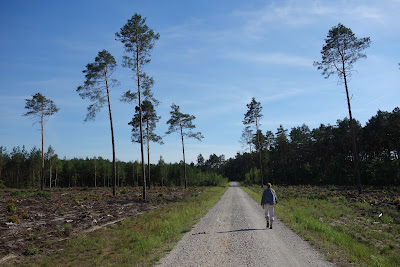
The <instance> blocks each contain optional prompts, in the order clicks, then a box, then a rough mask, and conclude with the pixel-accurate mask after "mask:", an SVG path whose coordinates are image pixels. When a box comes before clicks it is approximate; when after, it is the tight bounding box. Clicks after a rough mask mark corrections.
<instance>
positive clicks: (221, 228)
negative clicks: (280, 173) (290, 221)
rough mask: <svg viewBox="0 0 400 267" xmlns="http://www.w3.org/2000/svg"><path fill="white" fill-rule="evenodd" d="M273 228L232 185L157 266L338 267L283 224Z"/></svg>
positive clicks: (233, 183)
mask: <svg viewBox="0 0 400 267" xmlns="http://www.w3.org/2000/svg"><path fill="white" fill-rule="evenodd" d="M260 198H261V196H260ZM278 201H279V199H278ZM278 208H279V204H278ZM273 226H274V228H273V229H266V225H265V218H264V213H263V209H262V208H261V206H260V204H259V203H256V202H255V201H254V200H253V199H252V198H251V197H250V196H249V195H248V194H247V193H246V192H244V191H243V189H241V188H240V187H239V186H238V185H237V184H236V183H235V182H232V183H231V185H230V187H229V188H228V190H227V191H226V193H225V194H224V195H223V196H222V198H221V200H220V201H219V202H218V203H217V205H215V206H214V207H213V208H212V209H211V210H210V211H209V212H208V213H207V214H206V215H205V216H204V217H203V218H202V219H201V221H200V222H199V223H197V224H196V225H195V226H194V228H193V229H192V231H191V232H188V233H186V234H184V236H183V237H182V240H181V241H179V243H178V244H177V246H176V247H175V248H174V249H173V250H172V251H170V252H169V253H168V254H167V256H166V257H165V258H163V259H161V260H160V262H159V265H158V266H334V265H333V264H332V263H330V262H328V261H326V260H325V259H324V258H323V256H322V255H321V254H320V253H319V252H317V251H316V250H315V249H313V248H312V247H311V246H310V245H309V244H308V243H307V242H306V241H304V240H303V239H301V238H300V237H299V236H298V235H296V234H295V233H294V232H293V231H291V230H290V229H288V228H287V227H286V226H285V225H283V223H281V222H280V221H279V220H275V222H274V225H273Z"/></svg>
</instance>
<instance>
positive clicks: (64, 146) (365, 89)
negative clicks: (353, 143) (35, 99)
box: [0, 0, 400, 163]
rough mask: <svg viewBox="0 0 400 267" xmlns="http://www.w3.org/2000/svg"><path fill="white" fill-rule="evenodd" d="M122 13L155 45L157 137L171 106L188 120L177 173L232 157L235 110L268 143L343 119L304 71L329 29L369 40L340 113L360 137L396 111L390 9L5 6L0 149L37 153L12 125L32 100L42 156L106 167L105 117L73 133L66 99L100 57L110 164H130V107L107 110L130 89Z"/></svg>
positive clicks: (395, 25) (394, 16)
mask: <svg viewBox="0 0 400 267" xmlns="http://www.w3.org/2000/svg"><path fill="white" fill-rule="evenodd" d="M134 13H139V14H141V15H142V16H143V17H146V18H147V25H148V26H149V27H150V28H152V29H154V31H156V32H158V33H160V39H159V40H158V41H157V42H156V44H155V47H154V50H153V52H152V61H151V63H150V64H148V65H147V66H146V67H145V71H146V72H147V74H148V75H150V76H153V77H154V80H155V85H154V87H153V92H154V94H155V97H156V98H157V99H159V100H160V101H161V104H160V106H159V107H158V114H159V115H161V116H162V118H161V120H160V122H159V124H158V127H157V132H158V134H160V135H164V133H165V131H166V130H167V125H166V121H167V120H168V119H169V111H170V106H171V104H172V103H175V104H177V105H179V106H180V107H181V111H182V112H184V113H189V114H191V115H195V116H196V120H195V121H194V123H195V125H196V126H197V128H196V130H198V131H201V132H202V134H203V135H204V137H205V138H204V139H203V141H202V142H198V141H196V140H186V141H185V149H186V151H185V152H186V159H187V162H191V161H193V162H196V158H197V155H198V154H200V153H202V154H203V156H204V157H205V158H208V156H209V155H210V154H211V153H216V154H217V155H221V154H224V155H225V156H226V158H229V157H233V156H234V155H235V154H236V153H237V152H239V151H243V150H244V149H243V148H242V147H241V144H240V143H239V139H240V136H241V133H242V130H243V128H244V126H243V124H242V120H243V116H244V113H245V112H246V104H247V103H249V102H250V101H251V98H252V97H255V98H256V100H257V101H260V102H261V105H262V106H263V115H264V117H263V119H262V120H261V124H262V126H261V129H262V131H263V132H265V131H267V130H270V131H272V132H274V133H275V132H276V129H277V127H279V125H280V124H282V125H283V126H284V127H285V128H286V129H289V131H290V129H291V128H292V127H297V126H300V125H302V124H303V123H305V124H307V125H308V126H309V127H310V128H311V129H313V128H316V127H318V126H319V125H320V124H321V123H324V124H332V125H334V124H335V123H336V120H337V119H343V118H344V117H346V116H348V111H347V103H346V96H345V90H344V87H343V85H341V84H338V79H337V77H336V76H332V77H331V78H329V79H327V80H326V79H324V78H323V76H322V75H321V74H320V72H319V71H318V70H317V69H316V67H314V66H313V62H314V61H320V60H321V54H320V51H321V48H322V46H323V44H324V39H325V37H326V35H327V33H328V31H329V29H330V28H332V27H333V26H336V25H337V24H338V23H339V22H341V23H342V24H344V25H345V26H346V27H349V28H351V29H352V30H353V32H354V33H355V34H356V36H358V37H370V38H371V46H370V48H368V49H367V50H365V53H366V54H367V56H368V57H367V59H362V60H360V61H359V62H357V63H356V64H355V66H354V67H355V69H356V70H357V71H356V72H354V73H353V75H352V78H351V81H350V83H349V89H350V93H351V95H352V109H353V114H354V117H355V118H356V119H358V120H359V121H360V122H361V123H362V125H365V123H366V122H367V120H368V119H369V118H370V117H371V116H373V115H375V114H376V112H377V110H378V109H380V110H385V111H391V110H393V109H394V108H395V107H396V106H400V102H399V99H400V90H399V85H400V70H399V66H398V63H399V62H400V54H399V43H400V34H399V33H400V20H399V19H398V14H400V1H399V0H381V1H375V0H363V1H361V0H360V1H353V0H350V1H349V0H347V1H310V0H298V1H297V0H294V1H281V0H279V1H260V0H248V1H239V0H234V1H232V0H222V1H220V0H214V1H208V0H205V1H162V0H159V1H155V0H154V1H136V0H129V1H124V0H117V1H103V0H101V1H40V0H38V1H18V0H16V1H14V0H12V1H11V0H4V1H2V3H1V9H0V25H1V26H0V36H1V37H0V38H1V41H0V79H1V83H0V112H1V117H0V125H1V128H0V146H5V147H6V148H7V150H8V151H9V152H10V151H11V149H12V148H13V147H14V146H22V145H25V146H26V148H27V149H28V150H29V149H31V148H32V147H33V146H36V147H40V131H39V129H38V126H37V125H34V126H32V120H30V119H29V118H28V117H23V116H22V114H23V113H24V112H26V110H25V109H24V106H25V99H27V98H31V96H32V95H33V94H35V93H37V92H41V93H42V94H44V95H45V96H46V97H48V98H50V99H52V100H53V101H54V102H55V104H56V105H57V106H58V107H59V108H60V111H59V112H58V113H57V114H56V115H54V116H52V117H51V119H50V120H49V121H48V122H47V124H46V125H45V150H47V147H48V146H49V145H51V146H52V147H53V148H54V149H55V151H56V153H57V154H58V155H59V157H60V158H63V157H64V156H65V157H67V158H72V157H83V158H84V157H87V156H88V157H93V156H102V157H104V158H109V159H111V157H112V155H111V137H110V129H109V120H108V114H107V110H106V109H105V108H104V109H103V110H102V111H101V112H100V113H98V114H97V117H96V120H95V121H94V122H87V123H84V122H83V120H84V118H85V115H86V107H87V106H88V105H89V102H88V101H86V100H83V99H81V98H80V97H79V95H78V93H77V92H76V88H77V87H78V86H79V85H82V84H83V81H84V75H83V74H82V70H84V68H85V66H86V64H88V63H89V62H93V61H94V58H95V57H96V55H97V53H98V52H99V51H101V50H103V49H106V50H108V51H109V52H110V53H111V54H112V55H113V56H114V57H115V58H116V60H117V63H118V67H117V71H116V72H115V74H114V78H116V79H118V80H119V81H120V86H119V87H116V88H113V89H112V91H111V105H112V112H113V120H114V129H115V140H116V155H117V158H118V159H120V160H123V161H130V160H137V159H140V146H139V145H138V144H136V143H132V142H131V139H130V126H129V125H128V124H127V123H128V122H129V121H130V119H131V118H132V115H133V111H134V107H133V105H129V104H126V103H122V102H120V101H119V99H120V97H121V95H122V93H123V92H124V91H126V90H127V89H133V88H134V87H133V86H134V84H133V80H132V74H131V73H130V71H129V70H128V69H126V68H123V67H122V56H123V47H122V44H121V43H119V42H117V41H115V36H114V34H115V33H116V32H117V31H119V29H120V28H121V27H122V26H123V25H124V24H125V23H126V22H127V20H128V19H129V18H131V16H132V15H133V14H134ZM164 142H165V144H164V145H158V144H151V152H152V154H151V161H152V162H153V163H156V162H157V161H158V159H159V157H160V155H161V156H162V157H163V158H164V159H165V160H166V161H167V162H179V161H180V160H181V158H182V152H181V151H182V150H181V143H180V138H179V135H178V134H172V135H168V136H165V137H164Z"/></svg>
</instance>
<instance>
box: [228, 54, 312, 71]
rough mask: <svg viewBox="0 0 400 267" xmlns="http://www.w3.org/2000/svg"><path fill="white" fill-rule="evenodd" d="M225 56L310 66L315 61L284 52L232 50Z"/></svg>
mask: <svg viewBox="0 0 400 267" xmlns="http://www.w3.org/2000/svg"><path fill="white" fill-rule="evenodd" d="M223 57H225V58H230V59H234V60H238V61H245V62H256V63H261V64H273V65H287V66H294V67H310V68H311V67H312V62H313V60H312V59H310V58H306V57H301V56H295V55H289V54H284V53H255V52H232V53H227V54H225V55H224V56H223Z"/></svg>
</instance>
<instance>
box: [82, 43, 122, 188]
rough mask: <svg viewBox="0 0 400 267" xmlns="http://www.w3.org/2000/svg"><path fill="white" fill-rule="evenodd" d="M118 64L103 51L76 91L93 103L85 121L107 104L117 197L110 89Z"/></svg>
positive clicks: (92, 118) (90, 64)
mask: <svg viewBox="0 0 400 267" xmlns="http://www.w3.org/2000/svg"><path fill="white" fill-rule="evenodd" d="M116 66H117V63H116V61H115V59H114V57H113V56H112V55H111V54H110V53H109V52H108V51H107V50H102V51H100V52H99V53H98V55H97V57H96V58H95V60H94V62H93V63H89V64H87V65H86V69H85V70H83V71H82V72H83V73H85V78H86V80H85V82H84V85H83V86H79V87H78V89H76V91H77V92H78V93H79V95H80V96H81V97H82V98H83V99H85V98H89V99H90V100H91V101H92V104H90V105H89V106H88V108H87V110H88V113H87V115H86V118H85V121H88V120H94V118H95V117H96V113H97V112H98V111H100V109H101V108H102V107H103V106H104V105H105V104H106V103H107V104H108V114H109V117H110V129H111V144H112V157H113V195H114V196H115V195H116V179H117V178H116V162H115V145H114V129H113V121H112V114H111V103H110V88H111V87H113V86H115V85H116V84H117V80H115V79H113V78H111V77H112V74H113V73H114V71H115V68H116Z"/></svg>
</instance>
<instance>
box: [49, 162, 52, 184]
mask: <svg viewBox="0 0 400 267" xmlns="http://www.w3.org/2000/svg"><path fill="white" fill-rule="evenodd" d="M52 167H53V166H52V165H51V162H50V177H49V180H50V181H49V187H50V188H51V174H52Z"/></svg>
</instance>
